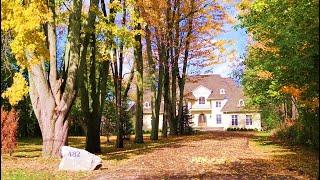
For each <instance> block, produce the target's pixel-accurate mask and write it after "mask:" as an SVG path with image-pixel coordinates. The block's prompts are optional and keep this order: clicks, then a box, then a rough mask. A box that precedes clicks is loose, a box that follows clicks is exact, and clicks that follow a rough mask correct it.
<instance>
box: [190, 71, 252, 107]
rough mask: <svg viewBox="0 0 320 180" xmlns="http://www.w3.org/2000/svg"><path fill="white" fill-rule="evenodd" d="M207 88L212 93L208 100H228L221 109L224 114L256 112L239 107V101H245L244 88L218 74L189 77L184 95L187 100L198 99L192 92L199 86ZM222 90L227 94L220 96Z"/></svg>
mask: <svg viewBox="0 0 320 180" xmlns="http://www.w3.org/2000/svg"><path fill="white" fill-rule="evenodd" d="M200 85H202V86H205V87H207V88H208V89H210V90H211V91H212V92H211V94H210V95H209V97H208V99H212V100H223V99H228V101H227V103H226V104H225V105H224V106H223V108H222V109H221V111H222V112H243V111H256V110H253V109H248V108H247V107H245V106H239V100H241V99H242V100H245V99H246V98H245V96H244V93H243V90H242V88H240V87H237V85H236V83H235V82H234V81H233V80H232V79H231V78H223V77H221V76H220V75H218V74H210V75H196V76H188V77H187V80H186V85H185V92H184V95H185V97H186V99H192V98H193V99H196V98H195V97H194V96H193V94H192V91H193V89H194V88H197V87H198V86H200ZM220 89H224V90H225V94H220Z"/></svg>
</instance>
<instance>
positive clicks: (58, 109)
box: [28, 1, 82, 157]
mask: <svg viewBox="0 0 320 180" xmlns="http://www.w3.org/2000/svg"><path fill="white" fill-rule="evenodd" d="M50 2H51V1H50ZM51 3H52V2H51ZM50 7H51V8H52V7H54V6H50ZM81 7H82V3H81V1H75V2H74V3H73V11H72V12H71V14H70V24H69V37H70V38H69V42H70V52H69V54H68V58H69V59H68V64H67V68H66V72H65V73H66V77H67V78H66V79H63V80H62V79H59V80H57V73H56V72H53V71H56V70H57V68H56V63H55V62H56V59H55V53H56V52H55V46H54V44H55V41H56V39H55V32H54V29H55V28H54V26H52V28H48V30H49V31H51V32H50V33H48V42H49V52H50V65H51V66H52V67H50V72H49V78H48V79H47V72H46V70H45V69H44V66H42V65H44V61H42V62H41V63H40V64H35V65H33V66H32V67H31V68H30V69H29V70H28V73H29V82H30V99H31V102H32V107H33V109H34V113H35V115H36V117H37V120H38V122H39V126H40V129H41V134H42V140H43V148H42V153H43V155H44V156H55V157H58V156H60V148H61V146H63V145H64V144H65V143H66V139H67V135H68V118H67V117H68V113H69V111H70V108H71V105H72V103H73V101H74V99H75V95H76V91H75V89H76V87H75V86H76V78H77V75H76V74H77V70H78V62H79V54H80V13H81ZM63 78H64V77H63Z"/></svg>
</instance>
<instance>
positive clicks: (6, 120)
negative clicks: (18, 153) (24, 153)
mask: <svg viewBox="0 0 320 180" xmlns="http://www.w3.org/2000/svg"><path fill="white" fill-rule="evenodd" d="M18 120H19V115H18V112H17V111H16V110H14V109H12V110H11V111H9V112H8V111H5V110H4V109H3V108H1V152H4V153H9V154H10V156H11V154H12V153H13V150H14V149H15V148H16V146H17V129H18Z"/></svg>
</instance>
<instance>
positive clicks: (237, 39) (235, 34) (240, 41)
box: [201, 5, 248, 77]
mask: <svg viewBox="0 0 320 180" xmlns="http://www.w3.org/2000/svg"><path fill="white" fill-rule="evenodd" d="M225 8H226V10H227V11H228V13H229V14H230V15H232V16H233V17H235V18H236V16H237V10H236V8H235V7H234V5H228V6H225ZM237 23H238V22H236V24H234V25H230V24H226V25H224V30H225V31H226V32H225V33H222V34H220V35H219V36H218V37H217V38H216V39H225V40H233V42H234V44H233V45H227V46H226V49H227V51H231V50H235V51H236V57H235V59H237V60H241V56H243V54H244V53H245V51H246V47H247V38H248V36H247V34H246V32H245V30H244V29H241V28H238V29H235V28H234V26H235V25H237ZM233 64H234V60H233V59H227V61H226V62H223V63H219V64H216V65H214V66H212V67H206V68H204V69H203V70H202V71H201V74H205V72H206V71H208V70H209V71H210V72H209V73H213V74H220V75H221V76H223V77H229V75H230V73H231V72H232V70H233V67H234V65H233Z"/></svg>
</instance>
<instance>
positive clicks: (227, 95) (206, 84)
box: [143, 75, 261, 130]
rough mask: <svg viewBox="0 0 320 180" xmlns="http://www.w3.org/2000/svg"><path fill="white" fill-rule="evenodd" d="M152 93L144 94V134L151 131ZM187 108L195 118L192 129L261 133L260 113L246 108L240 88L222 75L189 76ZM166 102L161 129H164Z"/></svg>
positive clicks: (186, 87) (161, 116)
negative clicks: (239, 129) (250, 130)
mask: <svg viewBox="0 0 320 180" xmlns="http://www.w3.org/2000/svg"><path fill="white" fill-rule="evenodd" d="M150 95H151V93H150V92H146V93H145V94H144V117H143V128H144V130H149V129H151V104H150V103H151V102H150V100H151V96H150ZM184 96H185V104H186V105H187V106H188V109H189V112H190V114H191V115H192V121H193V125H194V127H196V128H203V129H221V130H226V129H227V128H247V129H258V130H261V119H260V113H259V111H258V110H255V109H249V108H247V107H246V106H245V97H244V95H243V91H242V89H241V88H239V87H237V86H236V84H235V83H234V82H233V80H232V79H230V78H222V77H221V76H220V75H197V76H189V77H188V78H187V80H186V85H185V92H184ZM162 118H163V102H162V104H161V109H160V120H159V129H161V128H162Z"/></svg>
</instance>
